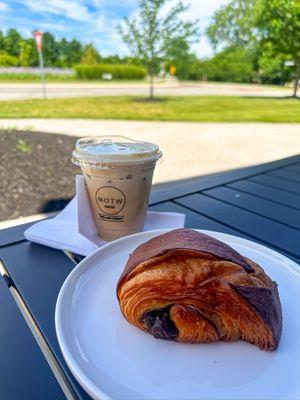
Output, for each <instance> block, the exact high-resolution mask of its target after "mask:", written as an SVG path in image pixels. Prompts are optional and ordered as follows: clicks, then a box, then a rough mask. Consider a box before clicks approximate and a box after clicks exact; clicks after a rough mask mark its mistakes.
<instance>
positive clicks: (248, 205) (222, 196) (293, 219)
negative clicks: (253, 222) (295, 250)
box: [203, 186, 300, 229]
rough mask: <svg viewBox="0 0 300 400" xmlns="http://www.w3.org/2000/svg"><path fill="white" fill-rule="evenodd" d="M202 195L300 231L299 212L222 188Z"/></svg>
mask: <svg viewBox="0 0 300 400" xmlns="http://www.w3.org/2000/svg"><path fill="white" fill-rule="evenodd" d="M203 194H205V195H207V196H210V197H213V198H216V199H219V200H222V201H225V202H227V203H230V204H232V205H235V206H238V207H240V208H243V209H245V210H248V211H252V212H255V213H257V214H259V215H261V216H263V217H268V218H270V219H273V220H275V221H278V222H282V223H283V224H286V225H289V226H291V227H293V228H296V229H300V210H295V209H294V208H290V207H287V206H284V205H281V204H277V203H274V202H272V201H269V200H265V199H261V198H259V197H256V196H253V195H252V194H247V193H244V192H241V191H238V190H234V189H230V188H228V187H224V186H221V187H218V188H216V189H211V190H207V191H205V192H203Z"/></svg>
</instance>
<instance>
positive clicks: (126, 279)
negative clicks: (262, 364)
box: [117, 229, 282, 350]
mask: <svg viewBox="0 0 300 400" xmlns="http://www.w3.org/2000/svg"><path fill="white" fill-rule="evenodd" d="M179 238H180V239H179ZM208 238H209V239H208ZM179 240H180V242H179ZM155 245H156V246H158V248H156V249H155ZM245 266H247V268H245ZM117 295H118V299H119V303H120V308H121V310H122V312H123V314H124V316H125V318H126V319H127V320H128V321H129V322H131V323H132V324H134V325H136V326H137V327H138V328H140V329H142V330H144V331H146V332H149V333H151V334H152V335H154V336H155V337H159V338H162V339H170V340H176V341H180V342H187V343H194V342H197V343H206V342H212V341H216V340H227V341H233V340H237V339H243V340H246V341H248V342H250V343H254V344H256V345H257V346H259V347H260V348H262V349H265V350H273V349H275V348H276V347H277V346H278V343H279V340H280V335H281V323H282V322H281V321H282V316H281V306H280V300H279V295H278V291H277V285H276V283H275V282H273V281H272V280H271V279H270V278H269V277H268V276H267V275H266V274H265V272H264V271H263V269H262V268H261V267H260V266H259V265H257V264H256V263H254V262H253V261H251V260H249V259H247V258H244V257H242V256H241V255H239V254H238V253H237V252H236V251H234V250H233V249H231V248H230V247H229V246H227V245H225V244H224V246H223V244H222V245H220V242H219V241H217V240H215V239H213V238H210V237H207V235H203V234H200V233H198V232H196V231H192V230H189V229H180V230H175V231H172V232H170V233H168V234H164V235H161V236H158V237H156V238H155V239H152V240H151V241H149V242H147V243H145V244H144V245H142V246H139V247H138V248H137V249H136V250H135V252H134V253H133V254H132V255H131V256H130V258H129V260H128V263H127V265H126V267H125V270H124V272H123V274H122V276H121V278H120V280H119V282H118V286H117Z"/></svg>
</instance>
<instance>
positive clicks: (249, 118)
mask: <svg viewBox="0 0 300 400" xmlns="http://www.w3.org/2000/svg"><path fill="white" fill-rule="evenodd" d="M161 100H164V101H158V102H143V101H137V100H136V98H134V97H130V96H120V97H87V98H64V99H49V100H17V101H5V102H2V101H1V102H0V118H102V119H130V120H154V121H195V122H196V121H199V122H300V100H295V99H284V98H283V99H278V98H277V99H276V98H249V97H248V98H247V97H229V96H222V97H221V96H190V97H164V98H161Z"/></svg>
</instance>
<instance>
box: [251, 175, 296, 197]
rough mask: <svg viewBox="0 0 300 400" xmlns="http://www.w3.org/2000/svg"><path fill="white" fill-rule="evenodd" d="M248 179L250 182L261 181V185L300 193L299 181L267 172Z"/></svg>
mask: <svg viewBox="0 0 300 400" xmlns="http://www.w3.org/2000/svg"><path fill="white" fill-rule="evenodd" d="M249 179H250V181H252V182H258V183H262V184H263V185H267V186H272V187H275V188H277V189H280V190H283V191H286V192H291V193H295V194H298V195H300V183H296V182H291V181H287V180H284V179H282V178H277V177H275V176H271V175H268V174H262V175H256V176H253V177H251V178H249Z"/></svg>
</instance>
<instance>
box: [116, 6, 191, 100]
mask: <svg viewBox="0 0 300 400" xmlns="http://www.w3.org/2000/svg"><path fill="white" fill-rule="evenodd" d="M167 3H168V1H167V0H140V2H139V13H138V17H137V18H135V17H133V18H131V19H128V18H125V20H124V22H123V24H121V25H119V26H118V30H119V33H120V35H121V37H122V38H123V41H124V42H125V43H126V44H127V46H128V47H129V49H130V51H131V53H132V55H133V57H138V58H140V59H141V60H142V62H143V64H144V65H145V67H146V69H147V71H148V75H149V78H150V99H153V79H154V76H155V75H156V74H157V73H158V72H159V70H160V68H161V65H162V62H163V61H166V60H167V54H168V52H169V51H170V49H171V48H172V47H174V45H175V41H176V40H178V39H179V38H180V39H182V40H185V41H186V42H187V43H191V42H192V41H193V40H195V39H196V37H197V36H198V28H197V23H196V22H189V21H183V20H182V19H181V17H182V14H183V13H184V12H185V11H186V10H187V8H188V6H184V5H183V4H182V3H178V4H176V5H174V6H173V7H171V8H170V10H169V11H166V10H165V9H164V6H165V5H166V4H167Z"/></svg>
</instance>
